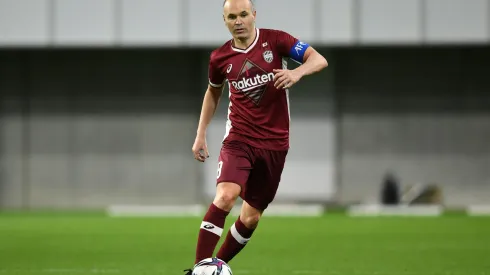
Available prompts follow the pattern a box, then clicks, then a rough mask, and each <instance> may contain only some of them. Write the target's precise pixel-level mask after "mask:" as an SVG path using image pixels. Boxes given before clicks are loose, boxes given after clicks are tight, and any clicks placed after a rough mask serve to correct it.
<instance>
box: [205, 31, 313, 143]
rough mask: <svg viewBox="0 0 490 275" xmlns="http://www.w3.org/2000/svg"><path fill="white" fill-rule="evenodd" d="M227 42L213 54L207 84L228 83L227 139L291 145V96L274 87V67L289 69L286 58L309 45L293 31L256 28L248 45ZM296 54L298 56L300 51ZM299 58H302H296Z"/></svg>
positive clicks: (226, 140)
mask: <svg viewBox="0 0 490 275" xmlns="http://www.w3.org/2000/svg"><path fill="white" fill-rule="evenodd" d="M232 41H233V40H230V41H228V42H226V43H225V44H224V45H223V46H221V47H220V48H218V49H216V50H214V51H213V52H212V53H211V58H210V62H209V84H210V85H211V86H213V87H221V86H222V85H223V84H224V82H225V81H227V82H228V86H229V91H230V94H229V98H230V105H229V107H228V121H227V122H226V132H225V137H224V139H223V142H225V143H226V142H228V141H231V140H238V141H242V142H245V143H247V144H249V145H251V146H253V147H256V148H264V149H269V150H287V149H288V148H289V120H290V116H289V98H288V90H287V89H276V88H275V87H274V73H273V70H274V69H286V68H287V60H286V58H289V57H291V58H293V57H295V56H296V57H297V55H298V54H299V53H300V52H302V51H303V54H304V50H305V48H306V47H305V45H307V44H306V43H302V42H300V41H299V40H298V39H297V38H295V37H293V36H291V35H290V34H288V33H286V32H283V31H279V30H271V29H256V36H255V39H254V41H253V43H252V44H251V45H250V46H249V47H248V48H247V49H238V48H235V47H234V46H233V43H232ZM296 53H298V54H296ZM294 59H295V60H297V61H299V62H301V61H302V55H301V58H294Z"/></svg>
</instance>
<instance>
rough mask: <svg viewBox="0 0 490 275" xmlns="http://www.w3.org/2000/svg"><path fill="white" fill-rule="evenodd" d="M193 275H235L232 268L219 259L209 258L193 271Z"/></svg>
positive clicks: (199, 263)
mask: <svg viewBox="0 0 490 275" xmlns="http://www.w3.org/2000/svg"><path fill="white" fill-rule="evenodd" d="M192 275H233V273H232V272H231V268H230V267H229V266H228V264H226V263H225V262H224V261H222V260H220V259H218V258H207V259H204V260H202V261H200V262H198V263H197V264H196V265H194V268H193V269H192Z"/></svg>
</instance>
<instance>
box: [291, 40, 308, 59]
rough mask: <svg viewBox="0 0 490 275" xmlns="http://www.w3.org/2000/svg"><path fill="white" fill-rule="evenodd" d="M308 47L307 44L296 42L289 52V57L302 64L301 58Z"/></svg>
mask: <svg viewBox="0 0 490 275" xmlns="http://www.w3.org/2000/svg"><path fill="white" fill-rule="evenodd" d="M309 46H310V45H308V44H307V43H304V42H301V41H298V42H296V44H294V46H293V47H292V48H291V50H289V57H290V58H291V59H293V60H294V61H296V62H299V63H303V57H304V56H305V52H306V49H308V47H309Z"/></svg>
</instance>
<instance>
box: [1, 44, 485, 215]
mask: <svg viewBox="0 0 490 275" xmlns="http://www.w3.org/2000/svg"><path fill="white" fill-rule="evenodd" d="M209 52H210V50H209V49H192V50H191V49H133V50H127V49H126V50H123V49H114V50H109V49H65V50H27V49H26V50H4V51H1V52H0V60H1V62H0V91H1V95H2V96H1V104H0V109H1V114H2V115H1V124H0V125H1V126H0V150H1V151H0V152H1V153H0V156H1V158H0V163H1V166H0V167H1V168H0V171H1V172H0V204H1V205H2V206H3V207H21V206H23V207H64V208H66V207H70V208H71V207H85V208H86V207H91V208H92V207H102V206H105V205H108V204H120V203H138V204H175V203H181V204H188V203H194V202H196V201H207V200H208V199H209V197H208V196H211V195H212V191H213V189H212V188H213V184H214V181H213V180H214V178H215V171H216V167H215V162H213V160H211V161H210V162H209V163H208V164H205V165H201V164H199V163H197V162H196V161H195V160H194V159H193V158H192V154H191V146H192V143H193V141H194V137H195V131H196V126H197V121H198V118H199V112H200V108H201V102H202V96H203V92H204V90H205V88H206V79H207V61H208V57H209ZM321 52H322V53H323V54H324V55H325V56H326V57H327V58H328V60H329V62H330V66H329V68H328V70H327V71H326V72H325V73H324V74H320V75H315V76H311V77H308V78H305V79H304V80H303V82H301V83H299V84H298V85H297V86H296V87H294V88H293V89H291V93H290V97H291V112H292V148H291V152H290V157H289V159H288V165H289V167H288V168H287V169H286V170H285V173H284V175H285V176H284V181H283V184H282V185H281V189H280V193H279V194H278V195H279V199H280V200H291V199H293V200H315V201H318V200H320V201H326V200H332V199H339V200H340V201H343V202H346V201H357V200H363V201H365V200H369V201H372V200H375V199H376V198H377V195H378V193H379V187H380V182H381V179H382V177H383V175H384V173H385V172H386V171H389V170H392V171H394V172H395V173H396V174H397V175H398V176H399V177H400V179H401V180H402V183H403V184H404V185H407V184H411V183H414V182H424V183H425V182H437V183H438V184H440V185H441V186H443V187H444V193H445V195H446V202H447V203H449V204H453V205H459V204H467V203H473V202H477V203H479V202H488V198H489V197H490V196H489V195H490V182H489V179H490V174H489V169H488V167H490V163H489V162H490V143H488V137H490V123H489V121H490V117H489V116H490V114H489V113H490V97H489V96H488V91H489V90H490V87H489V84H488V82H487V81H486V76H487V73H486V71H487V70H486V64H488V63H489V61H490V55H489V51H488V48H484V47H481V48H478V47H471V48H470V47H468V48H449V47H441V48H418V47H398V48H330V49H322V50H321ZM226 106H227V100H226V91H225V94H224V96H223V98H222V102H221V105H220V108H219V110H218V112H217V114H216V119H215V120H214V121H213V123H212V125H211V126H210V132H209V134H210V136H211V138H209V140H208V141H209V143H210V148H211V150H212V151H211V154H212V157H217V150H218V149H219V141H220V140H221V138H222V137H223V134H224V121H223V120H224V118H225V115H226ZM312 164H313V165H312ZM292 195H294V196H292Z"/></svg>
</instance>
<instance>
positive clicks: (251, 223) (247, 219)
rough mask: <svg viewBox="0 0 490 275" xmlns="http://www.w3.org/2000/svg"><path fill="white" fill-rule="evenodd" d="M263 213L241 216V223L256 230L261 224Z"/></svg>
mask: <svg viewBox="0 0 490 275" xmlns="http://www.w3.org/2000/svg"><path fill="white" fill-rule="evenodd" d="M261 216H262V215H261V213H253V214H248V215H244V216H240V221H241V222H242V223H243V224H244V225H245V226H246V227H247V228H250V229H255V228H256V227H257V225H258V224H259V220H260V217H261Z"/></svg>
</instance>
